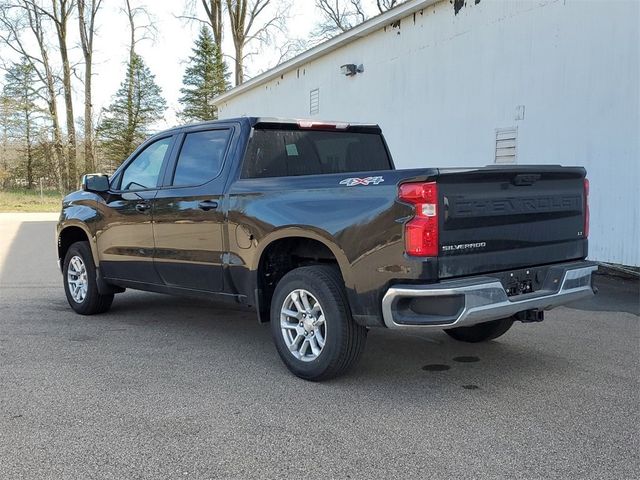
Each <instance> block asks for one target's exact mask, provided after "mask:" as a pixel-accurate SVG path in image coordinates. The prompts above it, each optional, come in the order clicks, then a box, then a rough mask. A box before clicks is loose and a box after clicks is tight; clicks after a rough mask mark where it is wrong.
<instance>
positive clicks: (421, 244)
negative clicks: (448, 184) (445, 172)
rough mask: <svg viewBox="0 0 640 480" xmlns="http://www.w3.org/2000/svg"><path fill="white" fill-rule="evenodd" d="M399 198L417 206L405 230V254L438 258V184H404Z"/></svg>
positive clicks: (401, 186)
mask: <svg viewBox="0 0 640 480" xmlns="http://www.w3.org/2000/svg"><path fill="white" fill-rule="evenodd" d="M398 197H399V198H400V200H402V201H403V202H407V203H411V204H413V205H414V206H415V209H416V214H415V216H414V217H413V218H412V219H411V220H409V221H408V222H407V223H406V224H405V226H404V228H405V230H404V242H405V252H406V253H407V255H413V256H416V257H436V256H438V251H439V248H438V229H439V227H438V186H437V185H436V182H427V183H422V182H421V183H404V184H402V185H400V191H399V192H398Z"/></svg>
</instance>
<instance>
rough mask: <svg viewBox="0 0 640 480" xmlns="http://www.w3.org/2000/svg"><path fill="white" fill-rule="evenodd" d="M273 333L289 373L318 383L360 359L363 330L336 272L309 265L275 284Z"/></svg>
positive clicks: (335, 270) (342, 371)
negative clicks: (353, 315) (352, 312)
mask: <svg viewBox="0 0 640 480" xmlns="http://www.w3.org/2000/svg"><path fill="white" fill-rule="evenodd" d="M271 334H272V336H273V340H274V342H275V345H276V349H277V350H278V354H279V355H280V358H282V361H283V362H284V363H285V365H286V366H287V368H288V369H289V370H290V371H291V372H292V373H293V374H294V375H297V376H298V377H300V378H304V379H305V380H314V381H317V380H327V379H329V378H333V377H336V376H338V375H341V374H343V373H345V372H346V371H347V370H348V369H349V368H350V367H351V366H352V365H353V364H354V363H355V362H356V361H357V360H358V358H359V357H360V355H361V354H362V351H363V350H364V344H365V340H366V337H367V330H366V328H364V327H362V326H360V325H358V324H356V323H355V322H354V320H353V318H352V317H351V312H350V310H349V305H348V303H347V298H346V293H345V291H344V284H343V282H342V278H341V276H340V274H339V272H338V270H337V269H336V268H333V267H327V266H310V267H301V268H297V269H295V270H292V271H291V272H289V273H287V274H286V275H285V276H284V277H283V278H282V280H280V282H279V283H278V285H277V287H276V290H275V292H274V295H273V300H272V302H271Z"/></svg>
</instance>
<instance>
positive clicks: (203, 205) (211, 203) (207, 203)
mask: <svg viewBox="0 0 640 480" xmlns="http://www.w3.org/2000/svg"><path fill="white" fill-rule="evenodd" d="M198 208H199V209H200V210H204V211H205V212H206V211H208V210H215V209H216V208H218V202H216V201H215V200H203V201H201V202H200V203H198Z"/></svg>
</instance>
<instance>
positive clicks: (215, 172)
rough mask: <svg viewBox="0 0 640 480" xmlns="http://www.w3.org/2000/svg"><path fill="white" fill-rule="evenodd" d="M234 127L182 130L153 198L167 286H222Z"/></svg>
mask: <svg viewBox="0 0 640 480" xmlns="http://www.w3.org/2000/svg"><path fill="white" fill-rule="evenodd" d="M232 136H233V126H232V125H224V124H216V125H215V126H213V125H208V126H196V127H190V128H186V129H185V130H183V133H182V134H181V135H180V137H179V138H178V140H177V150H178V153H177V155H175V156H174V158H175V160H174V161H173V162H171V164H170V165H169V167H168V168H167V170H166V173H165V178H164V186H163V188H162V189H160V190H159V192H158V194H157V196H156V197H155V200H154V236H155V241H156V250H155V265H156V270H157V271H158V273H159V275H160V277H161V278H162V280H163V281H164V282H165V283H166V284H167V285H169V286H172V287H178V288H185V289H190V290H199V291H209V292H220V291H222V289H223V255H224V251H225V248H224V241H223V238H224V220H225V218H224V213H223V211H222V200H223V193H224V187H225V181H226V175H223V166H224V164H225V158H226V157H227V156H228V151H229V145H230V143H231V139H232Z"/></svg>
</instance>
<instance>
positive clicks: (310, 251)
mask: <svg viewBox="0 0 640 480" xmlns="http://www.w3.org/2000/svg"><path fill="white" fill-rule="evenodd" d="M254 258H255V263H254V265H253V266H252V271H253V272H254V279H253V280H254V285H255V302H256V309H257V311H258V319H259V321H260V322H268V321H269V309H270V305H271V298H272V297H273V291H274V290H275V286H276V285H277V283H278V282H279V281H280V279H281V278H282V277H283V276H284V275H286V274H287V273H288V272H290V271H291V270H293V269H295V268H298V267H300V266H304V265H312V264H335V265H336V266H337V267H338V270H339V271H340V275H341V276H342V279H343V281H344V283H345V285H346V286H348V285H349V282H350V280H351V279H350V277H349V261H348V259H347V257H346V255H345V254H344V252H343V251H342V249H341V248H340V247H338V245H337V244H336V243H335V242H334V241H333V240H332V239H331V238H327V237H326V236H324V235H321V234H320V233H317V232H313V231H308V230H302V229H292V230H279V231H277V232H274V233H273V234H272V235H270V236H269V237H267V238H265V239H264V240H263V241H262V242H261V245H260V248H259V249H258V251H257V253H256V256H255V257H254Z"/></svg>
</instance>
